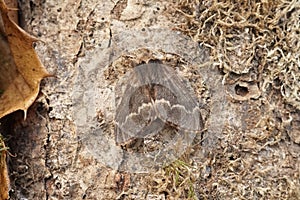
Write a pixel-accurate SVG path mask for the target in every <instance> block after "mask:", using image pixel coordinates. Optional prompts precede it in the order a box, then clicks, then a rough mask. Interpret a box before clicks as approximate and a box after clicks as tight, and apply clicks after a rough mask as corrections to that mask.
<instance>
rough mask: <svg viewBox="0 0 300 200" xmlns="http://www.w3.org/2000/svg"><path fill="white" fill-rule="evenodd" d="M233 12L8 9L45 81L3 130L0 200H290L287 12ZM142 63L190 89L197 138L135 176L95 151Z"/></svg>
mask: <svg viewBox="0 0 300 200" xmlns="http://www.w3.org/2000/svg"><path fill="white" fill-rule="evenodd" d="M246 2H247V1H241V3H236V1H230V0H227V1H222V2H219V3H218V1H211V0H205V1H200V2H197V1H195V2H190V1H171V0H168V1H159V0H158V1H144V0H136V1H133V0H127V1H126V0H120V1H118V0H116V1H113V0H112V1H99V0H64V1H58V0H43V1H41V0H32V1H27V0H20V2H19V3H20V5H19V6H20V13H21V18H22V20H23V21H22V23H23V24H22V25H23V27H24V29H25V30H26V31H27V32H29V33H30V34H32V35H34V36H36V37H37V38H39V39H40V40H41V41H43V42H39V43H38V44H37V46H36V50H37V52H38V54H39V56H40V58H41V60H42V62H43V63H44V65H45V67H46V68H47V69H48V70H49V72H51V73H53V74H54V75H55V77H53V78H47V79H46V80H44V81H43V83H42V87H41V94H40V95H39V98H38V100H37V102H36V103H35V104H34V105H33V106H32V107H31V108H30V110H29V112H28V115H27V119H26V121H23V115H22V113H21V112H17V113H14V114H12V115H10V116H8V117H6V118H5V119H4V120H3V124H4V126H5V136H6V137H7V138H8V145H9V146H10V149H11V150H10V151H11V153H12V154H15V155H16V156H15V157H11V158H10V160H9V167H10V177H11V184H12V185H11V186H12V191H11V198H12V199H39V200H41V199H49V200H50V199H72V200H75V199H300V189H299V188H300V181H299V180H300V156H299V152H300V146H299V143H300V137H299V135H300V134H299V131H300V127H299V120H300V113H299V108H300V104H299V88H297V87H299V80H300V79H299V75H300V74H299V55H298V53H297V52H299V42H298V41H299V21H298V20H299V13H300V12H299V2H297V1H293V2H286V3H283V2H281V1H261V2H260V1H255V2H252V1H248V3H246ZM251 2H252V3H251ZM296 30H298V32H297V31H296ZM297 50H298V51H297ZM149 61H156V62H158V61H159V62H160V63H163V64H164V65H167V66H169V67H170V68H172V69H174V71H175V72H176V74H177V75H178V77H180V79H182V80H184V82H185V83H186V84H187V85H188V87H189V88H191V89H192V91H193V93H194V96H195V97H196V98H197V101H198V102H199V104H200V108H201V114H202V118H203V120H204V122H205V129H204V131H202V132H198V133H196V136H195V137H194V139H193V143H192V144H190V146H189V148H187V149H185V150H186V151H185V152H184V154H183V155H180V156H179V157H178V158H176V159H175V160H172V162H170V163H169V165H165V166H163V167H157V168H155V169H156V170H154V171H153V170H152V171H151V170H150V171H148V172H143V173H142V172H141V171H139V170H136V171H134V167H135V166H137V165H138V164H136V163H135V162H136V160H134V159H132V160H129V161H128V163H126V165H125V164H124V163H125V161H124V155H123V154H119V151H118V150H116V151H115V152H114V151H112V150H111V149H108V150H107V149H106V148H111V146H113V145H114V142H113V140H114V137H115V135H114V130H115V129H114V127H115V126H116V125H115V123H114V117H115V115H116V112H123V111H122V110H121V111H120V110H118V107H116V106H115V98H116V97H118V95H119V94H116V93H115V91H116V90H117V88H116V87H117V86H118V81H119V80H121V81H123V82H124V85H126V84H130V78H129V79H123V77H125V75H124V74H126V73H127V72H130V71H132V70H133V69H134V67H136V66H138V65H139V64H142V63H147V62H149ZM121 90H122V89H121ZM120 98H122V95H121V96H120ZM124 113H125V112H124ZM95 130H97V131H95ZM99 130H101V131H99ZM102 133H103V134H102ZM101 134H102V135H101ZM103 135H104V136H103ZM174 145H177V147H178V148H179V147H180V144H174ZM112 149H113V148H112ZM132 151H134V149H132ZM106 153H107V154H106ZM139 155H140V154H139ZM141 155H142V154H141ZM130 162H131V163H130ZM146 167H147V166H146Z"/></svg>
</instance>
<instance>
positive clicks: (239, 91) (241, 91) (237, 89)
mask: <svg viewBox="0 0 300 200" xmlns="http://www.w3.org/2000/svg"><path fill="white" fill-rule="evenodd" d="M234 89H235V93H236V94H237V95H240V96H246V95H247V94H248V93H249V90H248V88H247V87H244V86H240V85H236V86H235V88H234Z"/></svg>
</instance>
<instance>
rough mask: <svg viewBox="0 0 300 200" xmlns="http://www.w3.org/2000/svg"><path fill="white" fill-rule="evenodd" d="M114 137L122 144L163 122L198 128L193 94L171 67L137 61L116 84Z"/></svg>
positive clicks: (158, 128)
mask: <svg viewBox="0 0 300 200" xmlns="http://www.w3.org/2000/svg"><path fill="white" fill-rule="evenodd" d="M116 108H117V109H116V116H115V122H116V127H115V140H116V143H117V145H123V144H126V143H128V142H130V141H131V140H133V139H136V138H145V137H149V136H151V135H154V134H157V133H159V132H160V131H161V130H162V129H163V128H164V126H172V127H174V128H176V129H177V130H181V131H185V132H193V133H195V132H200V131H201V130H202V129H203V120H202V117H201V113H200V109H199V106H198V101H197V98H196V97H195V96H194V95H193V94H192V92H191V89H190V88H189V87H188V86H187V85H186V84H185V83H184V81H183V80H182V79H181V78H179V76H178V75H177V74H176V72H175V71H174V69H172V68H170V67H168V66H166V65H164V64H160V63H148V64H142V65H138V66H137V67H135V68H134V69H133V71H131V72H130V73H127V74H126V75H125V77H124V78H123V79H122V80H121V81H120V82H119V83H118V84H117V86H116Z"/></svg>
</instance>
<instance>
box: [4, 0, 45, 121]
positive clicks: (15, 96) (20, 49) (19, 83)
mask: <svg viewBox="0 0 300 200" xmlns="http://www.w3.org/2000/svg"><path fill="white" fill-rule="evenodd" d="M8 11H9V9H8V8H7V6H6V5H5V3H4V1H3V0H0V12H1V17H2V20H0V48H1V50H0V58H1V59H0V91H2V94H1V96H0V118H2V117H3V116H5V115H7V114H9V113H12V112H14V111H16V110H23V111H24V112H25V117H26V111H27V109H28V107H29V106H30V105H31V104H32V103H33V102H34V100H35V99H36V97H37V95H38V92H39V85H40V82H41V80H42V79H43V78H44V77H47V76H50V75H49V73H48V72H47V71H46V70H45V68H44V67H43V65H42V64H41V62H40V60H39V59H38V56H37V54H36V53H35V51H34V48H33V46H32V44H33V42H36V41H37V39H36V38H34V37H32V36H30V35H29V34H27V33H26V32H25V31H24V30H22V29H21V28H20V27H18V25H16V24H15V23H14V22H13V21H12V20H10V18H9V16H8ZM1 26H2V27H1Z"/></svg>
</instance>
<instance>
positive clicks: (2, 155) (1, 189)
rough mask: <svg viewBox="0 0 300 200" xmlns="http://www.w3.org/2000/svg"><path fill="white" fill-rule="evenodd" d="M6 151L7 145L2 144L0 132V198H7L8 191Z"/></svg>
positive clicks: (2, 199)
mask: <svg viewBox="0 0 300 200" xmlns="http://www.w3.org/2000/svg"><path fill="white" fill-rule="evenodd" d="M6 151H7V147H6V146H5V144H4V141H3V138H2V135H1V134H0V199H1V200H6V199H8V192H9V188H10V186H9V177H8V169H7V165H6Z"/></svg>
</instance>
